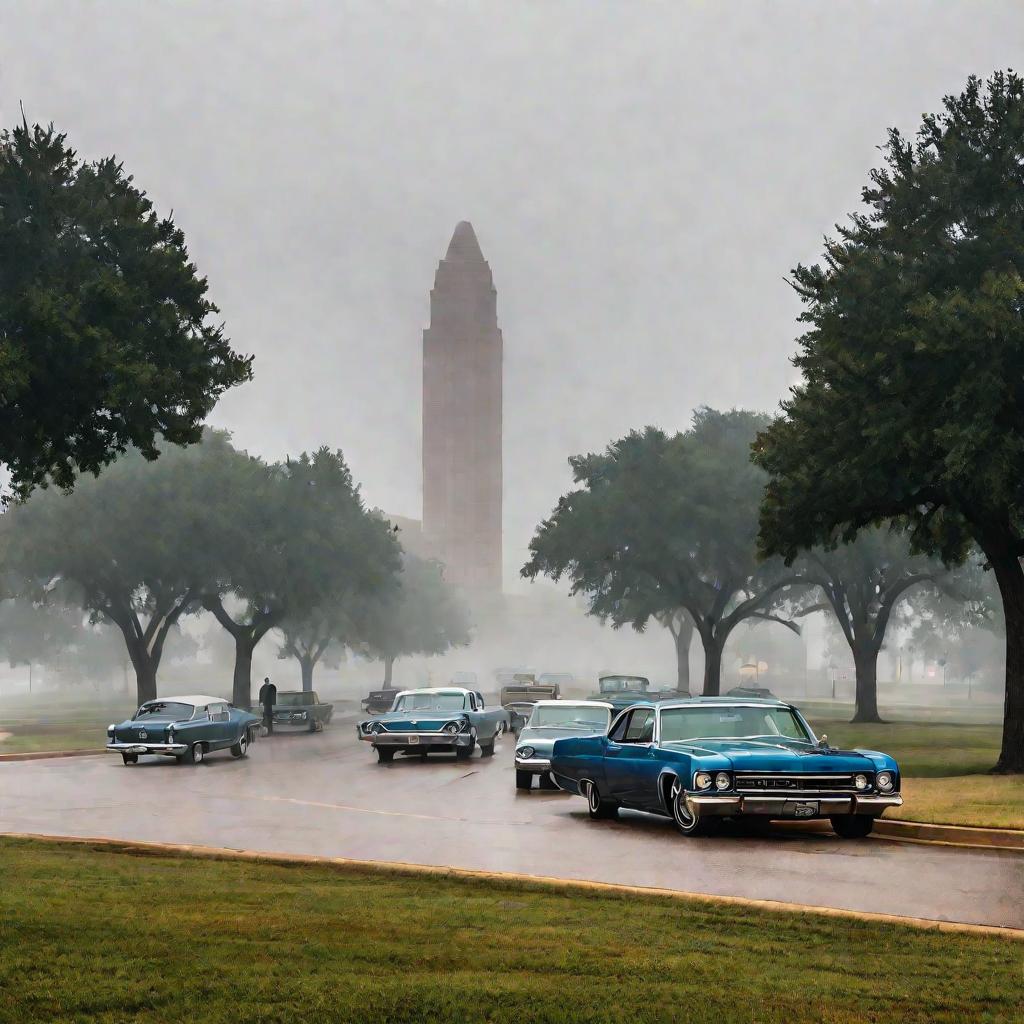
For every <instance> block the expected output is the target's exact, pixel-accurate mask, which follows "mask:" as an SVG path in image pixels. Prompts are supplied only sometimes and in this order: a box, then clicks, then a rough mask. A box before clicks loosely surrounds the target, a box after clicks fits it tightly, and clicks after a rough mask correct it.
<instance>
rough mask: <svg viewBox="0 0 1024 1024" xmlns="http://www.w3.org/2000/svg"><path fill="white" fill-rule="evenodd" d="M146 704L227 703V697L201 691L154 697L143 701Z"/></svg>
mask: <svg viewBox="0 0 1024 1024" xmlns="http://www.w3.org/2000/svg"><path fill="white" fill-rule="evenodd" d="M142 703H143V705H146V704H191V705H193V706H195V705H196V704H227V703H228V699H227V697H205V696H203V694H201V693H193V694H189V695H187V696H185V697H154V698H153V699H152V700H146V701H143V702H142Z"/></svg>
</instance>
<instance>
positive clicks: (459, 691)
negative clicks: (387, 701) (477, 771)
mask: <svg viewBox="0 0 1024 1024" xmlns="http://www.w3.org/2000/svg"><path fill="white" fill-rule="evenodd" d="M508 730H509V716H508V712H507V711H506V710H505V709H504V708H503V707H500V706H498V705H495V706H494V707H491V708H488V707H487V706H486V705H485V703H484V698H483V696H482V695H481V694H480V693H479V692H478V691H476V690H467V689H464V688H462V687H457V686H447V687H440V688H424V689H420V690H401V691H400V692H399V693H398V695H397V696H396V697H395V702H394V704H392V705H391V710H390V711H388V712H386V713H385V714H383V715H376V716H375V717H373V718H367V719H365V720H364V721H362V722H360V723H359V724H358V725H357V726H356V733H357V735H358V736H359V739H361V740H363V741H364V742H366V743H369V744H370V745H371V746H372V747H373V749H374V750H376V751H377V760H378V761H380V762H381V763H382V764H383V763H386V762H388V761H391V760H393V759H394V756H395V754H397V753H399V752H402V753H407V754H421V755H423V756H426V755H427V754H429V753H432V752H435V751H446V752H449V753H450V752H452V751H454V752H455V756H456V757H457V758H459V759H460V760H463V759H465V758H467V757H469V756H470V755H471V754H472V753H473V751H474V750H475V749H476V747H477V746H478V745H479V747H480V753H481V754H482V755H483V756H484V757H490V756H491V755H492V754H493V753H494V743H495V740H496V739H497V738H498V736H500V735H501V734H502V733H503V732H507V731H508Z"/></svg>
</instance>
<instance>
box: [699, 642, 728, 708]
mask: <svg viewBox="0 0 1024 1024" xmlns="http://www.w3.org/2000/svg"><path fill="white" fill-rule="evenodd" d="M701 639H702V640H703V639H704V638H703V637H702V638H701ZM724 646H725V643H724V642H722V643H719V642H718V640H717V639H714V638H712V639H710V640H704V696H705V697H717V696H718V695H719V693H720V692H721V689H722V648H723V647H724Z"/></svg>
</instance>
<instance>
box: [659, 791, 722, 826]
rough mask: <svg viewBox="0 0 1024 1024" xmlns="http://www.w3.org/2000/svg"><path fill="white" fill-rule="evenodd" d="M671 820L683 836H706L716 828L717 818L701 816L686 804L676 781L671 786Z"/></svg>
mask: <svg viewBox="0 0 1024 1024" xmlns="http://www.w3.org/2000/svg"><path fill="white" fill-rule="evenodd" d="M671 800H672V820H673V821H674V822H675V824H676V828H677V829H678V830H679V831H680V832H681V833H682V834H683V835H684V836H706V835H710V834H711V833H712V832H715V831H717V830H718V825H719V821H718V819H717V818H701V817H700V815H699V814H694V813H693V812H692V811H691V810H690V808H689V807H688V806H687V804H686V793H684V792H683V787H682V786H680V785H679V783H678V782H677V783H676V784H675V785H674V786H673V787H672V797H671Z"/></svg>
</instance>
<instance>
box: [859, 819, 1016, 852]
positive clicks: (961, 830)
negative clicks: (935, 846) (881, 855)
mask: <svg viewBox="0 0 1024 1024" xmlns="http://www.w3.org/2000/svg"><path fill="white" fill-rule="evenodd" d="M875 835H878V836H881V837H882V838H884V839H898V840H901V841H903V842H917V843H939V844H942V845H945V846H970V847H974V848H976V849H986V850H1017V851H1021V852H1024V831H1021V830H1019V829H1014V828H981V827H978V826H975V825H931V824H927V823H925V822H920V821H902V820H897V819H893V820H892V821H890V820H889V819H888V818H879V819H878V821H876V822H875Z"/></svg>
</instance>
